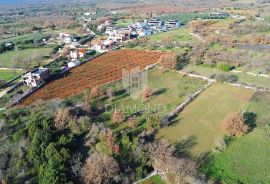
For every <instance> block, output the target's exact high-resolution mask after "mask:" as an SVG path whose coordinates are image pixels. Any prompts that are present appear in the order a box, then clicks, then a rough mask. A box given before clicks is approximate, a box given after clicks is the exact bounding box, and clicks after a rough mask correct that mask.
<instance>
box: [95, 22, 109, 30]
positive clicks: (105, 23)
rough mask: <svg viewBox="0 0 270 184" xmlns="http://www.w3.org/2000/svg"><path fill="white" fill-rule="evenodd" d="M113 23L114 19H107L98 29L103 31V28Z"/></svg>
mask: <svg viewBox="0 0 270 184" xmlns="http://www.w3.org/2000/svg"><path fill="white" fill-rule="evenodd" d="M111 25H112V20H106V21H105V22H103V23H102V24H100V25H98V27H97V29H98V30H99V31H102V30H103V29H106V28H107V27H108V26H111Z"/></svg>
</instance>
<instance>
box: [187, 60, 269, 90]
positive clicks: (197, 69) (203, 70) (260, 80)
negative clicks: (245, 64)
mask: <svg viewBox="0 0 270 184" xmlns="http://www.w3.org/2000/svg"><path fill="white" fill-rule="evenodd" d="M183 70H184V71H187V72H193V73H196V74H199V75H203V76H206V77H210V76H211V75H213V74H221V73H226V74H231V75H235V76H237V77H238V82H243V83H246V84H251V85H252V84H253V85H256V86H258V87H266V88H270V79H269V78H266V77H260V76H253V75H249V74H246V73H243V72H242V73H234V72H223V71H221V70H219V69H217V68H210V67H204V66H195V65H188V66H187V67H186V68H185V69H183Z"/></svg>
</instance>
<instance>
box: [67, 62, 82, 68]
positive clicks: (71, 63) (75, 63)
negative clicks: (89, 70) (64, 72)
mask: <svg viewBox="0 0 270 184" xmlns="http://www.w3.org/2000/svg"><path fill="white" fill-rule="evenodd" d="M80 63H81V62H80V61H78V60H74V61H70V62H68V67H69V68H73V67H76V66H78V65H79V64H80Z"/></svg>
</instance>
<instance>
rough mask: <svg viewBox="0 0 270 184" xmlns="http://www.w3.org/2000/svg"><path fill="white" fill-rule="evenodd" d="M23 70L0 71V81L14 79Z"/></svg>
mask: <svg viewBox="0 0 270 184" xmlns="http://www.w3.org/2000/svg"><path fill="white" fill-rule="evenodd" d="M23 72H24V70H6V69H0V79H2V80H5V81H8V80H11V79H13V78H14V77H16V76H18V75H20V74H22V73H23Z"/></svg>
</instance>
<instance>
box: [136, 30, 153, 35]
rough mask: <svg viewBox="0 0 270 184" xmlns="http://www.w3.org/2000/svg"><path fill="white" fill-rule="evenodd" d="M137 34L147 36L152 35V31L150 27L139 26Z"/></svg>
mask: <svg viewBox="0 0 270 184" xmlns="http://www.w3.org/2000/svg"><path fill="white" fill-rule="evenodd" d="M137 34H138V36H139V37H145V36H149V35H151V34H152V31H151V29H149V28H139V29H137Z"/></svg>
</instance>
